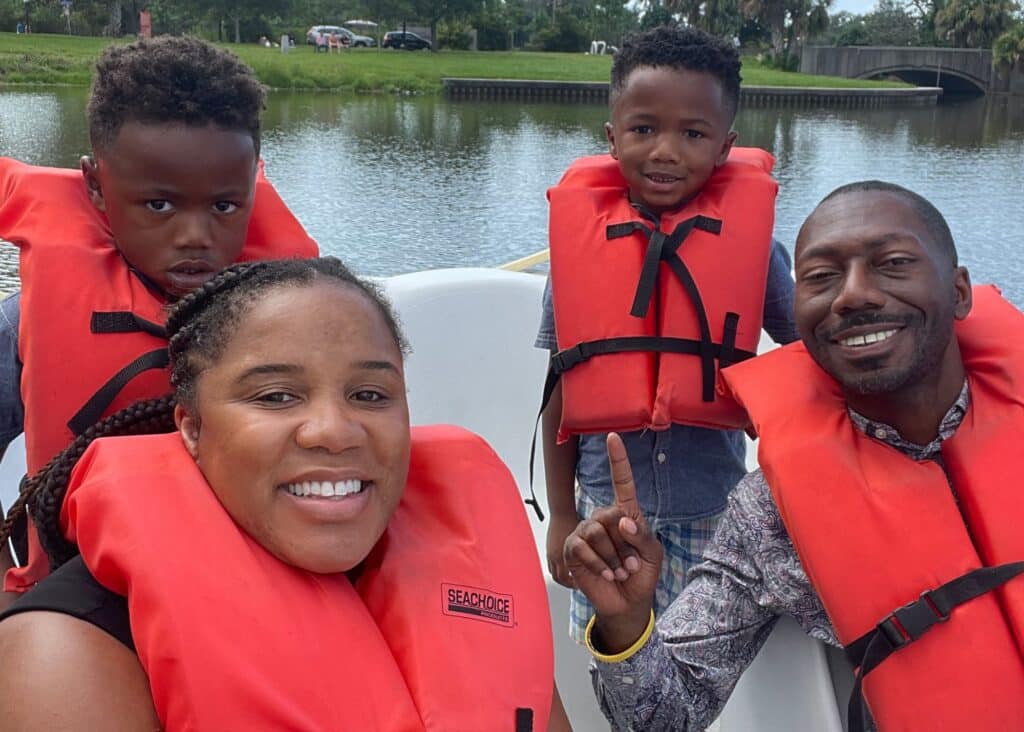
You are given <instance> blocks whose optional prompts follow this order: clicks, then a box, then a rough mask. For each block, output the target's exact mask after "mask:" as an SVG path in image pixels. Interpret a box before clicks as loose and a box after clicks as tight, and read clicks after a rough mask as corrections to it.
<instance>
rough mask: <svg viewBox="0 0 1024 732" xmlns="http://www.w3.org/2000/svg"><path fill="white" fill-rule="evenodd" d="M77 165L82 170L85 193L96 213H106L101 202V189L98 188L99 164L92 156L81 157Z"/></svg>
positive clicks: (105, 207)
mask: <svg viewBox="0 0 1024 732" xmlns="http://www.w3.org/2000/svg"><path fill="white" fill-rule="evenodd" d="M79 165H80V166H81V168H82V179H83V180H84V181H85V191H86V193H88V194H89V201H90V202H92V205H93V206H94V207H95V208H96V210H97V211H106V210H107V204H106V202H105V201H104V200H103V189H102V188H101V187H100V177H99V170H100V165H99V163H98V162H96V158H94V157H93V156H92V155H83V156H82V158H81V160H79Z"/></svg>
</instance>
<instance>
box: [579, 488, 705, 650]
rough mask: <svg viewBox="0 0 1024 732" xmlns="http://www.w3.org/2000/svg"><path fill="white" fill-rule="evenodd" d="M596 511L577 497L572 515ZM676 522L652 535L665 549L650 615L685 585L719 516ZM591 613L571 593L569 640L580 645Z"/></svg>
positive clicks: (661, 525)
mask: <svg viewBox="0 0 1024 732" xmlns="http://www.w3.org/2000/svg"><path fill="white" fill-rule="evenodd" d="M598 508H600V507H599V506H598V505H597V504H596V503H594V502H593V501H591V500H590V499H589V498H588V497H587V496H585V495H582V494H577V497H576V512H577V514H579V516H580V518H581V519H583V518H587V517H589V516H590V515H591V514H592V513H593V512H594V511H595V510H597V509H598ZM720 515H721V514H719V515H718V516H710V517H708V518H703V519H697V520H696V521H686V522H680V523H670V522H665V521H662V522H659V524H658V526H657V529H656V533H657V535H658V539H660V540H661V545H662V546H663V547H665V559H664V561H663V562H662V565H661V577H660V579H659V580H658V588H657V590H656V591H655V593H654V614H655V615H660V614H661V612H662V611H663V610H664V609H665V608H667V607H668V606H669V605H670V604H672V601H673V600H674V599H676V596H677V595H679V593H680V592H682V591H683V587H685V586H686V572H687V570H689V569H690V567H692V566H694V565H695V564H699V563H700V562H701V560H702V559H703V554H704V547H705V546H707V544H708V542H710V541H711V537H712V536H714V533H715V527H716V526H718V519H719V516H720ZM593 614H594V606H593V605H591V604H590V601H589V600H587V598H586V596H585V595H584V594H583V593H582V592H580V591H579V590H571V594H570V597H569V637H570V638H572V639H573V640H574V641H576V642H577V643H580V644H582V643H583V632H584V631H585V630H586V629H587V623H589V622H590V618H591V617H592V616H593Z"/></svg>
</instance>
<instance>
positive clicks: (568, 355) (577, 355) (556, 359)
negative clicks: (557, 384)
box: [551, 343, 590, 374]
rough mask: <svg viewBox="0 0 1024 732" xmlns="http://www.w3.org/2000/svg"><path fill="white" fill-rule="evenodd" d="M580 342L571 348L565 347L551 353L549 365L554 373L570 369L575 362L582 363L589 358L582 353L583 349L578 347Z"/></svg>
mask: <svg viewBox="0 0 1024 732" xmlns="http://www.w3.org/2000/svg"><path fill="white" fill-rule="evenodd" d="M581 345H582V344H579V343H577V344H576V345H575V346H573V347H571V348H566V349H565V350H564V351H558V352H557V353H552V354H551V367H552V368H553V369H554V371H555V373H556V374H561V373H564V372H566V371H568V370H569V369H571V368H572V367H573V366H575V365H576V364H579V363H582V362H583V361H586V360H587V359H588V358H590V357H589V356H588V355H586V354H584V353H583V349H582V348H581V347H580V346H581Z"/></svg>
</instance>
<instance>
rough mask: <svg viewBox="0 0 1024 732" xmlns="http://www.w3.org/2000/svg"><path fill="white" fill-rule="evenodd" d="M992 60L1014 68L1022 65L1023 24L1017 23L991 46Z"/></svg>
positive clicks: (1023, 54)
mask: <svg viewBox="0 0 1024 732" xmlns="http://www.w3.org/2000/svg"><path fill="white" fill-rule="evenodd" d="M992 60H993V61H995V62H996V63H997V64H1008V65H1010V66H1014V65H1016V64H1021V63H1024V23H1018V24H1017V25H1015V26H1014V27H1013V28H1011V29H1010V30H1008V31H1006V32H1005V33H1003V35H1001V36H999V38H997V39H996V41H995V43H993V44H992Z"/></svg>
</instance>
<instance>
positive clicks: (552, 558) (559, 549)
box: [547, 513, 578, 587]
mask: <svg viewBox="0 0 1024 732" xmlns="http://www.w3.org/2000/svg"><path fill="white" fill-rule="evenodd" d="M577 521H578V519H577V518H576V514H575V513H572V514H570V515H568V516H561V515H559V514H555V513H553V514H552V515H551V522H550V524H548V540H547V553H548V572H550V573H551V579H553V580H554V581H555V582H557V583H558V584H560V585H562V586H563V587H575V585H574V584H573V582H572V577H570V576H569V569H568V568H567V567H566V566H565V540H566V539H567V538H569V534H571V533H572V531H573V529H575V528H576V523H577Z"/></svg>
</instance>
